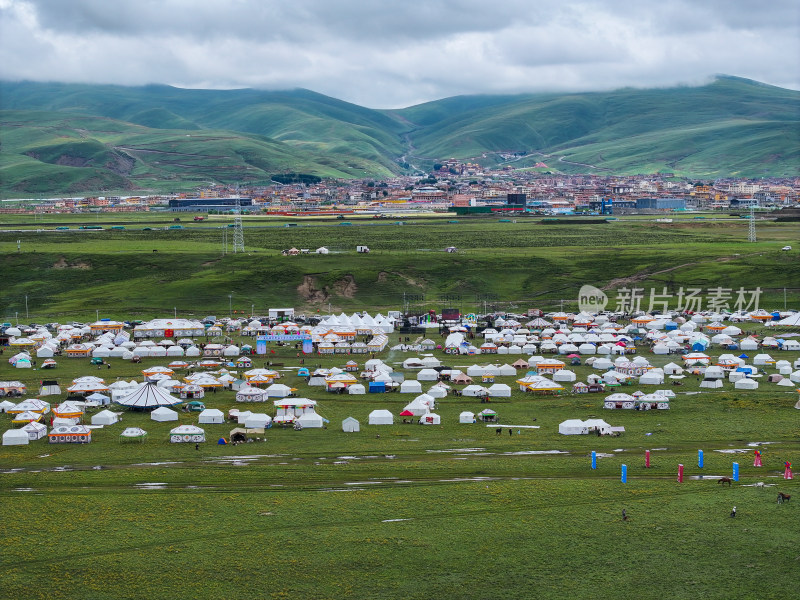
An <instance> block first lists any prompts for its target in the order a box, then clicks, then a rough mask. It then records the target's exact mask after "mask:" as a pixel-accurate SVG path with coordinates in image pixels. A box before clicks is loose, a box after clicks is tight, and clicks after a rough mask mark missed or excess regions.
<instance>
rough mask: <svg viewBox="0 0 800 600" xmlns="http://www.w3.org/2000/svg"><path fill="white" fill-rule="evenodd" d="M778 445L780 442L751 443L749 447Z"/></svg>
mask: <svg viewBox="0 0 800 600" xmlns="http://www.w3.org/2000/svg"><path fill="white" fill-rule="evenodd" d="M777 443H778V442H750V443H749V444H747V445H748V446H750V447H751V448H753V447H755V446H766V445H767V444H777Z"/></svg>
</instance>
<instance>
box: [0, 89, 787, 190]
mask: <svg viewBox="0 0 800 600" xmlns="http://www.w3.org/2000/svg"><path fill="white" fill-rule="evenodd" d="M798 125H800V93H798V92H795V91H791V90H784V89H781V88H776V87H772V86H767V85H763V84H760V83H757V82H753V81H748V80H744V79H739V78H735V77H720V78H718V79H717V80H715V81H714V82H713V83H710V84H708V85H705V86H700V87H679V88H671V89H651V90H634V89H623V90H617V91H613V92H592V93H582V94H522V95H511V96H459V97H454V98H446V99H443V100H437V101H435V102H428V103H425V104H421V105H418V106H412V107H409V108H405V109H401V110H372V109H368V108H364V107H360V106H357V105H354V104H350V103H347V102H343V101H341V100H337V99H335V98H330V97H327V96H324V95H321V94H317V93H314V92H311V91H308V90H302V89H298V90H290V91H262V90H252V89H240V90H189V89H179V88H173V87H169V86H163V85H150V86H143V87H122V86H111V85H83V84H61V83H31V82H15V83H12V82H0V126H2V130H0V131H1V132H2V147H1V148H0V193H2V194H3V195H5V196H18V195H20V194H32V195H33V194H49V193H81V192H92V191H112V190H129V191H132V190H140V191H149V190H159V191H160V190H177V189H187V188H191V187H194V186H195V185H197V184H198V183H199V182H223V183H233V182H238V183H255V182H260V181H267V180H269V176H270V175H271V174H275V173H277V172H284V171H299V172H308V173H312V174H315V175H320V176H331V177H360V176H364V175H369V176H376V177H385V176H388V175H391V174H392V173H400V172H402V169H401V168H400V166H399V160H400V159H401V157H405V161H406V162H409V163H412V164H414V165H415V166H420V167H423V168H429V167H430V166H431V165H432V164H433V163H434V162H435V161H437V160H441V159H443V158H449V157H455V158H461V159H465V160H472V161H475V162H481V163H483V164H486V165H492V164H497V163H501V162H503V161H504V160H505V159H504V158H503V157H502V156H501V154H502V153H508V152H513V153H526V154H527V155H528V156H529V157H530V159H528V162H530V161H533V162H536V161H539V160H541V161H544V162H546V163H547V164H548V165H549V166H550V167H551V168H553V169H557V170H559V171H564V172H598V173H607V172H613V173H620V174H630V173H650V172H655V171H670V172H675V173H677V174H679V175H686V176H697V177H718V176H764V175H786V176H796V175H798V174H800V166H799V165H800V150H799V148H800V127H798ZM525 165H526V162H525V161H524V160H523V161H519V162H518V164H517V166H520V167H522V166H525Z"/></svg>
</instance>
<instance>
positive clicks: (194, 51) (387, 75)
mask: <svg viewBox="0 0 800 600" xmlns="http://www.w3.org/2000/svg"><path fill="white" fill-rule="evenodd" d="M720 73H723V74H728V75H738V76H741V77H748V78H751V79H756V80H758V81H762V82H765V83H769V84H772V85H777V86H781V87H788V88H793V89H800V3H798V2H797V0H771V1H770V2H765V3H763V4H762V3H758V2H755V1H753V0H673V1H670V0H667V1H666V2H651V1H649V0H640V1H638V2H630V1H628V0H605V1H604V0H584V1H579V0H578V1H576V0H536V1H534V0H503V1H501V2H486V0H428V1H426V2H417V1H416V0H406V1H405V2H398V1H396V0H0V78H2V79H12V80H19V79H28V80H35V81H66V82H86V83H116V84H123V85H141V84H147V83H165V84H170V85H175V86H179V87H209V88H236V87H257V88H264V89H288V88H295V87H304V88H309V89H312V90H315V91H317V92H321V93H323V94H328V95H330V96H334V97H336V98H341V99H343V100H348V101H351V102H355V103H358V104H361V105H364V106H369V107H374V108H389V107H401V106H408V105H411V104H416V103H419V102H424V101H427V100H434V99H437V98H443V97H446V96H454V95H458V94H475V93H514V92H532V91H589V90H606V89H614V88H619V87H625V86H634V87H655V86H671V85H676V84H700V83H704V82H706V81H708V80H709V79H710V78H711V77H713V76H714V75H715V74H720Z"/></svg>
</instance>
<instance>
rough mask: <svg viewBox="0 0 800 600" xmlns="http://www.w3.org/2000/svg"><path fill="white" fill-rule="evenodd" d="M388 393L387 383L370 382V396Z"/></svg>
mask: <svg viewBox="0 0 800 600" xmlns="http://www.w3.org/2000/svg"><path fill="white" fill-rule="evenodd" d="M385 391H386V383H384V382H383V381H370V382H369V393H370V394H377V393H381V392H385Z"/></svg>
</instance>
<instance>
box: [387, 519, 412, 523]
mask: <svg viewBox="0 0 800 600" xmlns="http://www.w3.org/2000/svg"><path fill="white" fill-rule="evenodd" d="M400 521H411V519H384V520H383V521H381V523H399V522H400Z"/></svg>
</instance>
